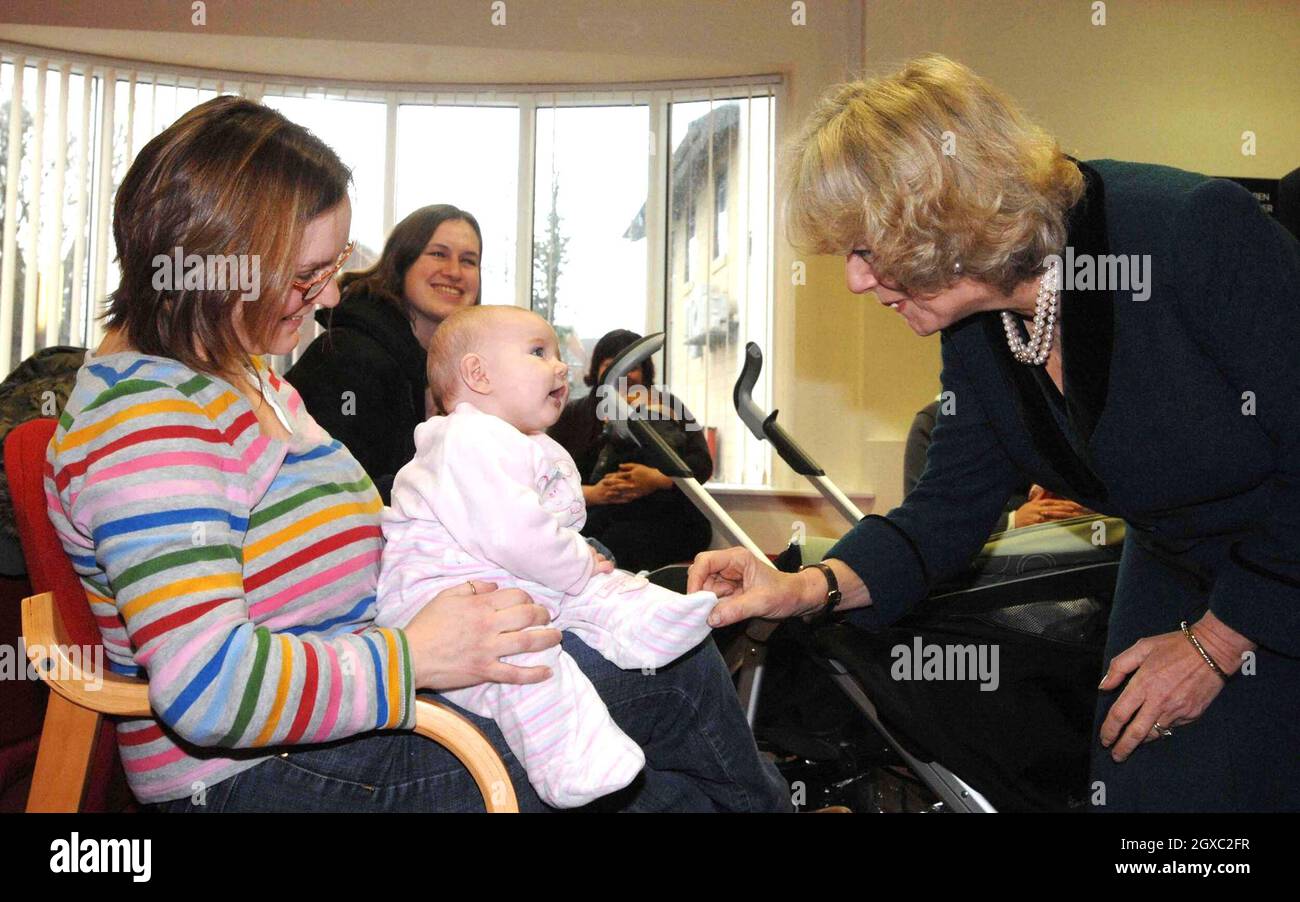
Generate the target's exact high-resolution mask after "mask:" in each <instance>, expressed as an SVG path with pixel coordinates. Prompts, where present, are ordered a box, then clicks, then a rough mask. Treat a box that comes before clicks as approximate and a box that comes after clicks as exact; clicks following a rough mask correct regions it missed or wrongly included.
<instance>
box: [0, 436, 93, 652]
mask: <svg viewBox="0 0 1300 902" xmlns="http://www.w3.org/2000/svg"><path fill="white" fill-rule="evenodd" d="M56 425H57V424H56V422H55V421H54V420H52V419H48V418H46V419H39V420H29V421H28V422H26V423H23V424H22V425H20V426H16V427H14V429H13V431H11V432H10V433H9V435H8V437H6V439H5V475H6V476H8V477H9V494H10V496H11V497H12V498H13V503H14V516H15V519H16V520H17V525H18V540H19V541H20V542H21V543H22V546H23V560H24V561H26V562H27V576H28V579H30V580H31V583H32V591H33V592H35V593H37V594H40V593H41V592H53V593H54V600H55V604H56V605H58V608H59V614H60V615H61V616H62V617H63V625H64V626H65V627H66V628H67V630H68V635H69V636H70V637H71V638H72V641H73V642H75V643H76V644H78V645H98V644H100V643H101V642H102V641H103V637H102V636H100V634H99V627H98V626H97V625H96V624H95V618H94V615H93V614H92V613H91V611H90V605H89V604H87V603H86V590H85V588H84V587H83V586H82V585H81V580H79V579H78V578H77V573H76V571H75V570H73V569H72V561H70V560H69V559H68V556H67V554H65V553H64V551H63V544H62V543H61V542H60V541H59V536H58V534H57V533H56V532H55V531H54V524H52V523H51V522H50V517H49V513H48V508H49V502H48V501H47V499H46V497H45V470H46V468H47V466H48V465H47V464H46V463H45V451H46V449H47V448H48V447H49V445H50V439H52V438H53V437H54V429H55V426H56Z"/></svg>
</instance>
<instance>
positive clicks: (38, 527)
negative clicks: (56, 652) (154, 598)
mask: <svg viewBox="0 0 1300 902" xmlns="http://www.w3.org/2000/svg"><path fill="white" fill-rule="evenodd" d="M56 426H57V422H56V421H55V420H52V419H48V418H43V419H37V420H29V421H28V422H26V423H23V424H22V425H20V426H16V427H14V429H13V430H12V431H10V433H9V435H8V436H6V437H5V442H4V456H5V460H4V463H5V475H6V476H7V477H8V479H9V495H10V497H11V498H12V499H13V505H14V518H15V520H16V522H17V526H18V540H19V542H21V543H22V546H23V560H24V561H25V562H26V564H27V575H28V579H29V580H30V581H31V584H32V591H33V592H35V593H37V594H40V593H42V592H53V593H54V602H55V605H56V606H57V607H58V609H59V615H60V616H61V617H62V618H63V625H64V627H65V628H66V629H67V631H68V636H69V637H70V638H71V639H72V642H73V643H74V644H76V645H84V646H93V645H100V644H102V643H103V636H101V635H100V632H99V626H98V624H96V623H95V617H94V615H93V614H92V613H91V610H90V604H89V602H87V601H86V590H85V587H83V586H82V585H81V580H80V579H78V578H77V572H76V571H75V570H73V569H72V561H71V560H69V559H68V555H67V554H66V553H65V552H64V550H63V544H62V543H61V542H60V541H59V536H58V533H56V532H55V531H54V524H53V523H51V522H50V517H49V501H48V500H47V499H46V497H45V472H46V469H47V467H48V465H47V464H46V462H45V452H46V449H47V448H49V445H50V440H51V439H52V438H53V437H54V430H55V427H56ZM130 801H131V796H130V792H129V790H126V778H125V773H124V772H123V771H122V764H121V762H120V761H119V760H118V757H117V734H116V732H115V730H114V728H113V722H112V721H111V720H110V719H109V718H104V723H103V726H102V727H101V730H100V736H99V742H98V743H97V746H96V753H95V761H94V763H93V764H92V766H91V772H90V779H89V781H88V784H87V787H86V795H85V798H84V799H83V800H82V810H83V811H105V810H113V811H118V810H121V809H122V808H123V807H124V806H129V804H130Z"/></svg>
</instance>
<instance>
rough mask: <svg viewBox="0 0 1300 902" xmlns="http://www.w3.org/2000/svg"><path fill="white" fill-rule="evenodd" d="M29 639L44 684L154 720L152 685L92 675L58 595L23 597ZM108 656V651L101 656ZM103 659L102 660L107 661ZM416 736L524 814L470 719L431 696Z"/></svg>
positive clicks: (500, 806)
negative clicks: (452, 758) (437, 746)
mask: <svg viewBox="0 0 1300 902" xmlns="http://www.w3.org/2000/svg"><path fill="white" fill-rule="evenodd" d="M22 613H23V641H24V644H25V645H26V646H27V657H28V658H29V659H30V660H31V661H32V663H33V665H34V666H35V667H36V671H37V673H38V674H39V675H40V678H41V680H42V681H44V683H45V684H46V685H47V686H49V687H50V689H51V690H52V691H54V692H57V693H58V694H59V695H61V696H62V697H63V698H66V699H67V700H68V701H70V702H72V703H73V704H75V705H77V706H79V707H82V708H86V709H87V710H90V711H96V712H98V713H100V714H111V715H114V716H117V717H153V716H154V713H153V710H152V709H151V708H150V706H149V683H148V681H146V680H142V679H137V678H136V677H128V676H122V675H121V674H117V673H113V672H111V671H109V670H106V669H103V668H102V667H101V668H98V670H102V673H101V672H92V673H88V672H87V670H86V667H85V666H84V663H85V660H86V656H85V655H84V654H83V653H81V652H77V653H75V654H72V653H70V652H71V648H72V644H71V643H70V642H69V641H68V634H67V630H66V629H65V628H64V625H63V619H62V618H61V617H60V616H59V609H58V606H57V605H56V604H55V603H54V594H53V593H51V592H42V593H41V594H40V595H33V596H32V597H30V598H24V599H23V612H22ZM101 655H102V652H101ZM102 660H103V659H102V656H101V657H99V661H100V662H102ZM415 732H417V733H419V734H420V735H421V736H425V737H427V738H429V739H432V740H433V741H434V742H437V743H439V744H440V745H443V746H445V747H446V749H447V751H449V752H451V753H452V754H453V755H455V756H456V757H457V758H458V759H459V760H460V761H461V763H462V764H464V765H465V767H466V768H467V769H468V770H469V772H470V776H472V777H473V778H474V782H475V783H476V784H478V788H479V791H480V792H482V793H483V803H484V805H485V806H486V807H487V810H488V811H489V812H514V811H518V810H519V801H518V799H517V798H516V797H515V790H514V786H513V785H512V784H511V782H510V775H509V773H508V772H507V771H506V767H505V764H504V763H503V762H502V760H501V756H500V755H499V754H497V750H496V749H495V748H494V747H493V746H492V743H490V742H488V740H487V737H486V736H484V735H483V733H482V732H481V731H480V730H479V728H478V727H476V726H475V725H474V724H473V723H471V722H470V721H469V720H467V719H466V718H464V717H462V716H461V715H460V714H458V713H456V712H455V711H453V710H451V709H450V708H448V707H446V706H444V705H440V704H438V703H437V702H433V701H430V700H428V699H425V698H417V699H416V701H415Z"/></svg>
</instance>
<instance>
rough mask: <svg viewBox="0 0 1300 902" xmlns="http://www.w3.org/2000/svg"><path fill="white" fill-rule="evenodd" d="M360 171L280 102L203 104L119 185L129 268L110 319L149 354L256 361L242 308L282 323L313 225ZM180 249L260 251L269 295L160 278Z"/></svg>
mask: <svg viewBox="0 0 1300 902" xmlns="http://www.w3.org/2000/svg"><path fill="white" fill-rule="evenodd" d="M350 179H351V175H350V173H349V172H348V168H347V167H346V166H344V165H343V163H342V162H341V161H340V160H339V158H338V155H337V154H335V153H334V151H333V150H331V149H330V148H329V147H328V146H327V145H326V144H325V143H324V142H322V141H321V140H320V139H319V138H317V137H316V136H315V135H313V134H312V133H311V132H309V131H307V129H305V128H303V127H302V126H301V125H297V124H295V123H293V122H290V121H289V120H288V119H286V118H285V117H284V116H282V115H281V114H280V113H278V112H276V111H275V110H273V109H271V108H270V107H265V106H262V105H261V104H259V103H253V102H252V101H249V100H244V99H242V98H239V97H232V96H221V97H216V98H214V99H212V100H209V101H207V102H206V103H202V104H199V105H198V106H196V107H194V109H192V110H190V111H189V112H188V113H186V114H185V115H184V116H181V117H180V118H179V119H177V120H176V121H175V122H174V123H172V124H171V125H170V126H168V127H167V129H166V130H164V131H163V132H162V133H161V134H159V135H158V136H157V137H156V138H154V139H153V140H151V141H150V142H149V143H148V144H146V145H145V146H144V148H143V149H142V150H141V151H140V153H139V154H138V155H137V156H136V158H135V162H133V163H132V164H131V168H130V169H128V170H127V173H126V177H125V178H124V179H123V180H122V184H121V186H120V187H119V188H118V189H117V199H116V201H115V202H114V205H113V239H114V241H115V243H116V245H117V256H118V264H119V266H120V267H121V271H122V279H121V281H120V283H119V284H118V287H117V289H116V290H114V291H113V293H112V294H111V295H110V296H109V301H108V309H107V310H106V311H105V313H104V317H105V319H106V321H107V323H108V325H109V326H110V327H111V328H115V329H121V330H122V331H123V333H124V334H125V336H126V338H127V340H128V341H129V342H130V343H131V344H132V345H133V346H134V347H135V348H136V350H138V351H140V352H141V353H144V354H153V355H155V356H158V357H170V358H172V359H173V360H179V361H180V362H181V363H183V364H185V365H186V366H187V367H189V368H190V369H193V370H197V371H199V372H204V373H209V374H219V373H225V372H228V371H230V370H231V369H233V368H235V366H236V365H237V364H239V363H243V364H244V365H245V366H247V365H248V364H249V360H248V353H247V351H246V350H245V349H244V348H243V347H242V346H241V344H240V341H239V338H238V336H237V333H236V331H235V328H234V323H233V318H234V315H235V310H236V309H240V308H241V307H242V313H243V321H244V328H245V329H246V330H247V332H248V334H249V335H250V336H252V337H257V338H262V339H265V338H267V337H268V336H270V335H271V334H272V333H273V332H274V330H275V329H276V328H277V327H278V326H279V324H280V316H281V314H282V312H283V311H282V310H281V302H282V301H283V300H284V298H285V297H286V296H287V295H288V293H289V291H290V290H291V283H292V280H293V278H294V272H295V269H296V267H297V254H298V251H299V248H300V246H301V244H302V237H303V231H304V229H305V228H306V227H307V224H308V223H310V222H311V221H312V220H313V219H315V218H316V217H318V216H320V215H321V214H323V213H326V212H328V211H329V210H331V209H333V208H334V207H336V206H338V205H339V204H340V203H342V202H343V201H344V200H345V199H346V198H347V191H348V182H349V181H350ZM175 248H182V249H183V250H184V253H185V255H186V256H188V255H190V254H198V255H200V256H202V257H204V258H205V259H206V258H208V256H209V255H221V256H222V257H226V256H228V255H238V254H246V255H249V257H250V258H257V259H258V260H259V262H260V267H259V274H260V282H261V284H260V285H259V286H257V287H258V291H259V297H260V299H259V300H258V301H257V302H256V303H253V302H245V301H241V300H240V299H239V296H240V294H241V290H240V288H239V287H237V286H230V287H229V288H228V289H214V288H211V287H209V288H205V289H194V288H183V287H181V286H180V283H179V281H177V282H174V283H173V284H171V285H170V286H168V287H162V288H160V287H156V286H155V284H154V281H155V274H156V269H157V268H156V266H155V257H156V256H161V257H163V258H168V257H170V255H171V254H172V253H173V250H174V249H175ZM229 259H232V260H233V259H234V257H230V258H229ZM173 277H174V278H175V279H177V280H179V274H178V273H174V274H173ZM196 348H202V349H203V352H204V353H203V355H200V354H199V352H198V351H197V350H196Z"/></svg>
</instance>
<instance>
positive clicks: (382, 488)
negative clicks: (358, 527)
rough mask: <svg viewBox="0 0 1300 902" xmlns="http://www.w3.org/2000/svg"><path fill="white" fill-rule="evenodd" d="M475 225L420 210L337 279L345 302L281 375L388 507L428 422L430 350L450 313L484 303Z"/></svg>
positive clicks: (434, 209)
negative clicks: (362, 265)
mask: <svg viewBox="0 0 1300 902" xmlns="http://www.w3.org/2000/svg"><path fill="white" fill-rule="evenodd" d="M482 253H483V236H482V232H481V231H480V229H479V225H478V221H477V220H476V219H475V218H474V217H473V216H471V215H470V214H469V213H466V212H465V211H464V210H461V209H458V208H456V207H453V206H451V205H450V204H434V205H432V206H428V207H421V208H420V209H418V210H416V211H415V212H414V213H411V214H410V215H409V216H407V217H406V218H405V219H403V220H402V221H401V222H400V223H398V224H397V226H396V227H395V228H394V229H393V231H392V234H390V235H389V236H388V240H387V241H386V242H385V243H384V250H383V253H382V254H380V257H379V261H378V262H377V263H376V264H375V265H374V266H372V267H371V268H370V269H368V270H365V271H362V272H350V273H345V274H344V275H343V277H342V279H341V280H340V287H341V290H342V297H343V299H342V301H341V302H340V303H339V305H338V307H337V308H335V309H333V310H321V311H319V312H317V314H316V318H317V321H318V322H320V324H321V325H323V326H324V327H325V328H326V331H325V333H324V334H322V335H321V336H319V337H318V338H317V339H316V340H315V341H313V342H312V343H311V345H310V346H308V348H307V350H306V351H305V352H303V355H302V357H301V358H299V360H298V362H297V363H296V364H294V365H293V367H292V368H290V370H289V371H288V372H287V373H285V378H286V379H288V380H289V382H291V383H292V384H293V387H294V388H296V389H298V393H299V394H300V395H302V399H303V403H304V404H306V405H307V411H308V413H310V414H311V415H312V417H313V418H314V419H315V420H316V422H318V423H320V425H321V426H322V427H323V428H324V429H325V431H326V432H328V433H329V434H330V435H331V436H333V437H334V438H336V439H338V440H339V441H340V442H342V443H343V445H344V446H345V447H346V448H347V449H348V450H349V451H350V452H352V456H353V457H355V458H356V459H357V461H358V462H360V464H361V466H362V467H364V468H365V471H366V473H367V474H369V476H370V479H371V481H373V482H374V484H375V487H376V488H377V489H378V490H379V494H380V496H381V497H382V498H383V499H384V503H385V504H387V503H388V501H389V493H390V492H391V490H392V487H393V477H394V476H395V475H396V474H397V471H398V470H399V469H401V468H402V466H403V465H404V464H405V463H406V462H407V461H409V460H410V459H411V458H412V457H414V456H415V438H414V436H415V427H416V426H418V425H419V424H420V423H423V422H424V421H425V419H427V417H428V415H429V413H431V411H429V410H428V409H427V398H426V395H427V391H428V379H427V377H426V376H425V366H424V363H425V349H426V348H427V347H428V346H429V339H430V338H432V337H433V333H434V332H435V331H436V330H437V328H438V325H439V324H440V323H441V322H442V321H443V320H444V319H445V318H446V317H447V316H449V315H450V314H451V313H452V312H453V311H455V310H457V309H458V308H460V307H463V306H466V305H468V304H478V303H481V302H482V297H481V291H480V286H479V263H480V260H481V257H482Z"/></svg>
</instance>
